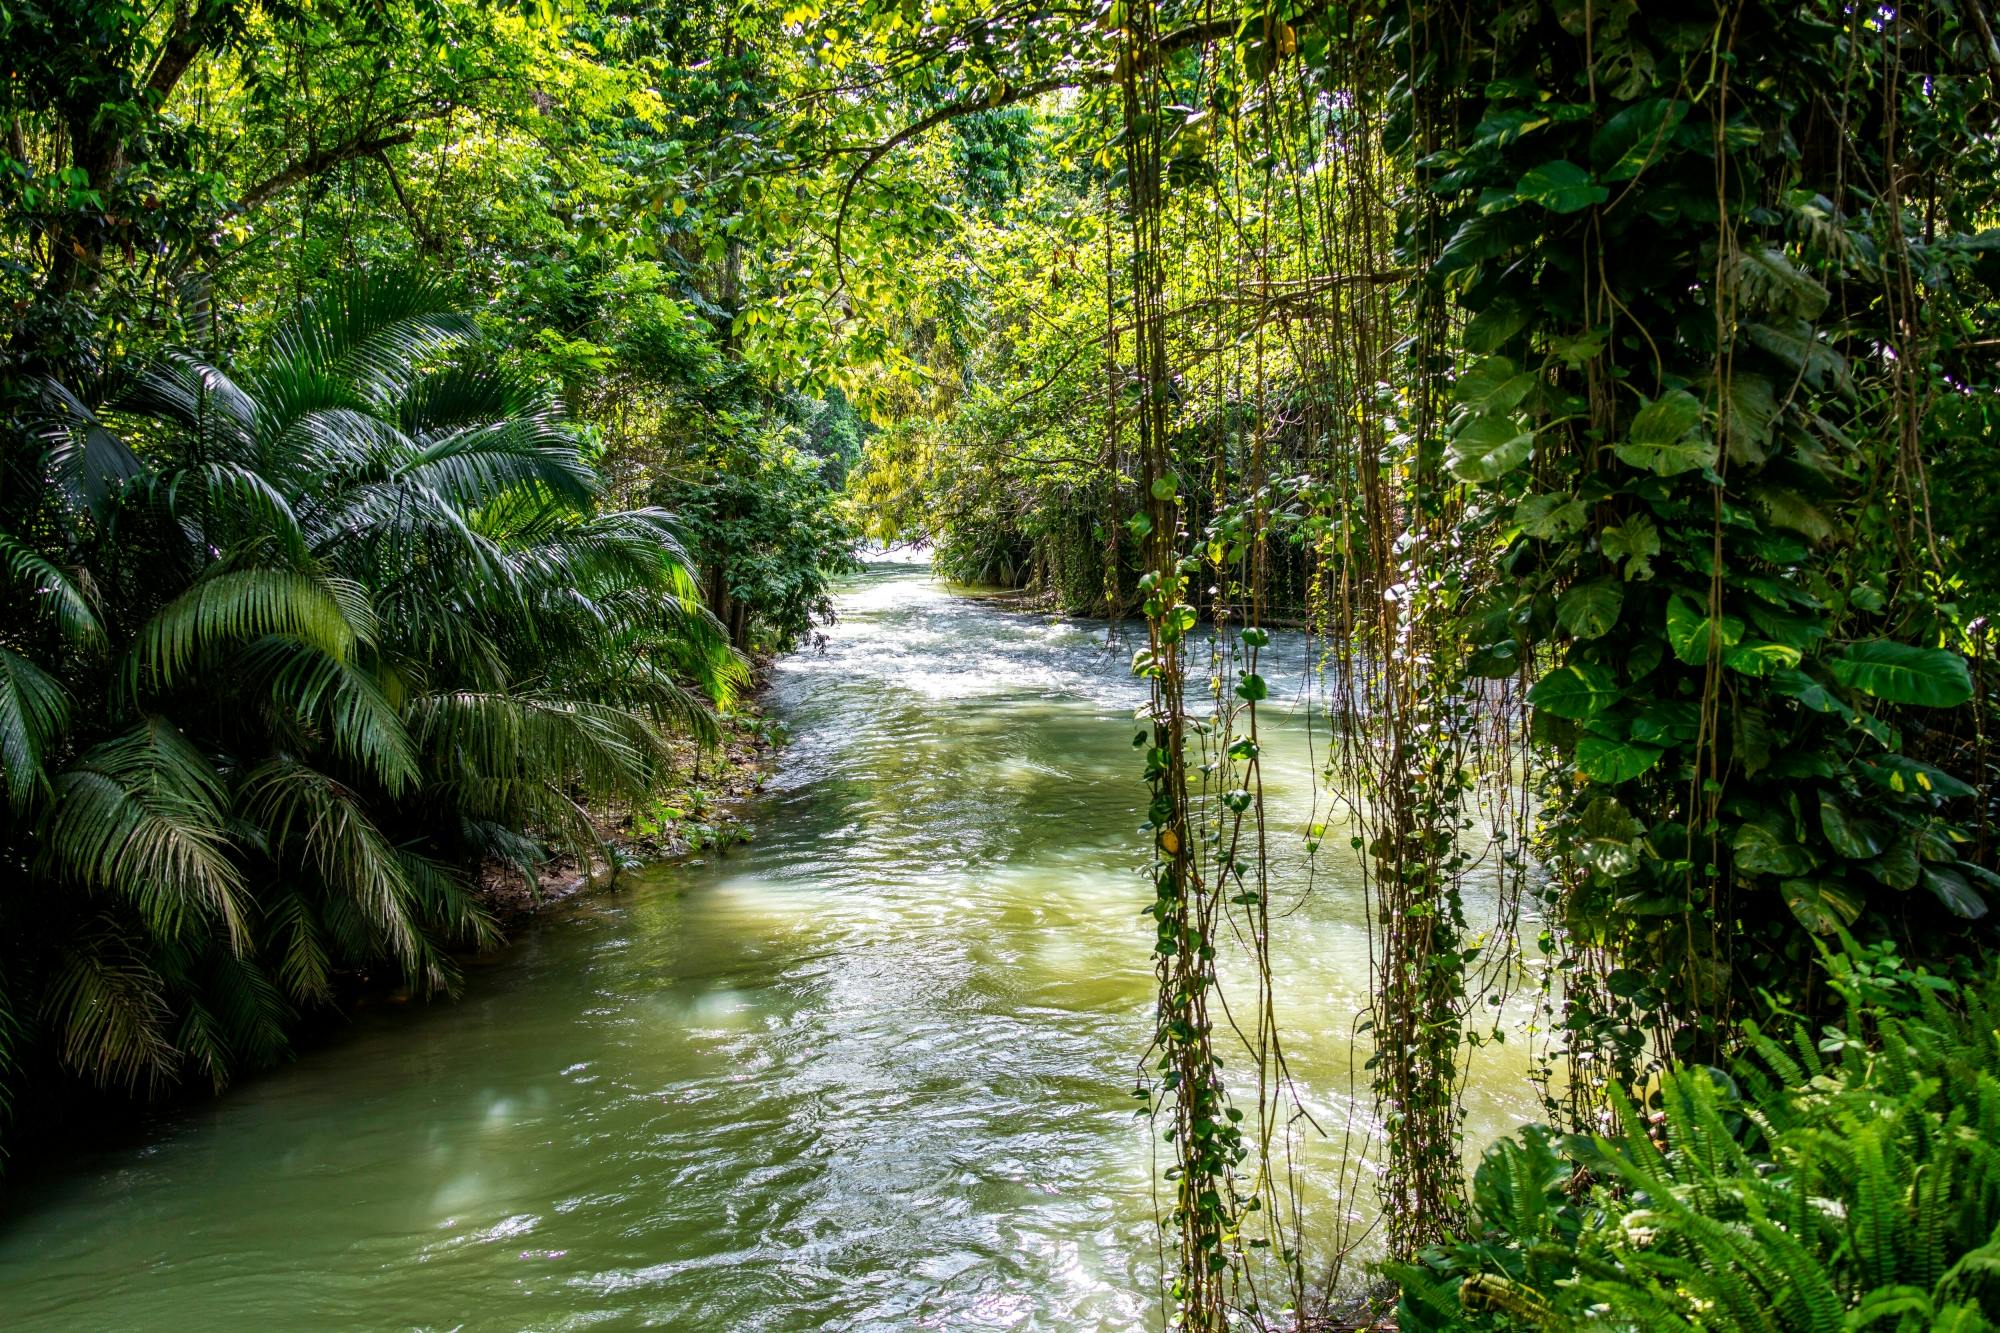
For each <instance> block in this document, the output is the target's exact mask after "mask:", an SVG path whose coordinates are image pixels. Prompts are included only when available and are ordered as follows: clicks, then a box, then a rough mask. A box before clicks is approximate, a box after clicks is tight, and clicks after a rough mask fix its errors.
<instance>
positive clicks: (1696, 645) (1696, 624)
mask: <svg viewBox="0 0 2000 1333" xmlns="http://www.w3.org/2000/svg"><path fill="white" fill-rule="evenodd" d="M1742 637H1743V622H1742V621H1740V620H1738V619H1737V618H1736V617H1735V616H1723V617H1721V618H1720V619H1719V620H1712V619H1710V618H1709V617H1708V616H1706V615H1704V614H1702V612H1701V611H1700V609H1698V608H1697V607H1696V606H1695V604H1694V603H1693V602H1691V601H1689V600H1688V599H1687V598H1685V597H1683V596H1682V595H1681V594H1679V593H1675V594H1674V595H1673V597H1672V598H1671V599H1670V600H1669V601H1668V602H1667V643H1668V644H1669V645H1670V646H1671V647H1672V648H1673V650H1674V656H1675V657H1678V658H1679V659H1680V660H1681V661H1683V662H1685V663H1687V664H1688V665H1689V666H1703V665H1705V664H1706V663H1707V662H1708V658H1709V654H1710V653H1711V652H1715V653H1720V652H1721V651H1722V650H1724V649H1727V648H1731V647H1733V646H1735V644H1736V643H1737V642H1738V641H1739V640H1740V639H1742Z"/></svg>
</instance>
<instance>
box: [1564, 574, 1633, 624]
mask: <svg viewBox="0 0 2000 1333" xmlns="http://www.w3.org/2000/svg"><path fill="white" fill-rule="evenodd" d="M1624 605H1625V587H1624V585H1623V584H1621V583H1619V582H1617V581H1616V580H1614V579H1594V580H1592V581H1591V582H1589V583H1579V584H1577V585H1576V586H1575V587H1574V588H1571V589H1570V590H1569V591H1568V592H1566V593H1564V594H1563V595H1562V599H1561V600H1560V601H1558V602H1557V603H1556V619H1557V620H1559V621H1561V622H1562V627H1563V628H1564V629H1566V630H1568V631H1569V632H1570V633H1571V634H1572V635H1574V636H1575V637H1577V638H1579V639H1596V638H1601V637H1602V636H1604V635H1605V634H1608V633H1610V631H1611V627H1612V626H1613V625H1616V624H1617V623H1618V611H1619V608H1621V607H1622V606H1624Z"/></svg>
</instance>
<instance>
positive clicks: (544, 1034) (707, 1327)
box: [0, 561, 1535, 1333]
mask: <svg viewBox="0 0 2000 1333" xmlns="http://www.w3.org/2000/svg"><path fill="white" fill-rule="evenodd" d="M839 608H840V620H839V622H838V623H837V624H836V625H835V626H834V627H833V628H832V629H831V630H830V631H829V635H828V641H827V644H826V647H825V650H824V651H823V652H821V653H816V654H814V653H801V654H797V655H794V656H792V657H790V658H788V659H786V660H784V661H782V662H781V663H779V664H778V666H777V668H776V671H775V675H774V681H773V684H772V694H771V709H772V711H773V713H774V714H775V715H776V716H777V717H779V718H780V719H781V720H782V721H783V722H784V723H785V724H786V725H787V726H788V727H789V728H790V729H791V731H792V733H793V736H794V739H793V742H792V743H791V745H790V746H789V747H787V748H786V749H785V750H784V751H783V753H782V757H781V759H780V762H779V767H778V771H777V772H776V774H775V775H774V778H773V781H772V782H771V784H770V788H769V790H768V793H767V794H766V795H765V796H764V797H762V798H759V801H758V804H757V807H756V808H755V810H754V811H753V812H752V815H753V820H754V828H755V832H756V836H755V841H754V842H752V843H751V844H749V845H747V846H743V847H738V848H734V849H731V850H729V851H727V852H726V853H719V854H710V855H708V856H705V857H702V858H700V859H697V860H694V861H690V862H687V863H683V864H679V865H675V866H669V867H661V868H656V869H653V870H650V871H645V872H640V873H638V874H632V875H627V876H626V877H625V878H624V879H623V880H622V881H621V888H620V889H619V891H617V892H614V893H609V894H604V895H599V896H596V897H593V898H590V899H588V900H585V901H583V902H581V903H578V904H574V905H571V906H567V907H564V908H561V909H557V910H556V911H555V912H553V913H551V914H550V915H548V916H547V917H546V918H545V919H543V920H541V921H539V922H538V923H536V924H535V925H533V926H532V927H530V928H529V929H527V930H526V931H525V932H523V933H522V934H521V936H520V937H519V938H518V939H517V940H516V941H515V942H513V943H512V944H510V945H509V946H508V947H507V948H506V949H505V950H503V951H501V952H500V953H498V954H496V955H494V956H493V957H491V958H489V959H485V960H482V961H480V962H479V963H477V964H475V965H473V966H471V967H470V968H468V977H467V985H466V988H465V994H464V997H463V998H462V999H461V1000H459V1001H458V1002H456V1003H437V1004H428V1005H415V1006H410V1007H407V1008H394V1007H386V1006H385V1007H379V1008H371V1009H367V1010H364V1011H362V1012H361V1013H359V1014H357V1015H356V1016H355V1018H354V1019H353V1021H352V1022H351V1023H350V1024H349V1025H348V1026H347V1028H346V1029H345V1030H344V1031H342V1032H341V1033H340V1034H339V1035H338V1036H337V1037H335V1038H334V1039H333V1040H331V1041H329V1042H326V1043H323V1044H320V1045H317V1046H316V1047H314V1048H313V1049H311V1050H309V1051H307V1052H306V1053H305V1054H303V1055H302V1056H301V1058H299V1059H298V1060H297V1061H296V1062H294V1063H292V1064H289V1065H287V1066H286V1067H285V1068H283V1069H282V1070H279V1071H277V1072H275V1073H273V1074H270V1075H267V1076H264V1077H261V1078H256V1079H252V1080H248V1081H246V1082H245V1083H243V1084H242V1085H240V1086H239V1087H237V1088H235V1089H233V1090H231V1091H230V1092H229V1093H228V1094H227V1095H225V1096H224V1097H222V1098H219V1099H217V1100H214V1101H212V1102H205V1103H201V1104H197V1105H194V1106H191V1107H183V1108H177V1109H174V1110H171V1111H167V1112H162V1113H160V1114H159V1115H157V1116H155V1117H154V1118H153V1119H152V1121H151V1122H150V1123H149V1124H147V1125H146V1126H145V1129H144V1133H143V1134H142V1135H141V1136H140V1137H139V1138H138V1140H137V1141H136V1142H131V1143H124V1144H119V1145H115V1146H109V1147H105V1148H103V1149H99V1150H95V1151H91V1152H86V1153H79V1154H77V1155H76V1156H75V1157H74V1158H73V1160H69V1161H65V1162H62V1163H60V1164H56V1165H49V1164H27V1165H29V1167H30V1169H28V1170H27V1171H26V1172H25V1176H26V1179H25V1183H21V1184H17V1185H15V1186H13V1187H12V1188H11V1190H10V1194H9V1197H8V1198H7V1200H6V1203H5V1211H4V1214H0V1324H4V1325H5V1326H6V1327H7V1328H9V1329H12V1330H25V1329H63V1330H76V1329H93V1330H94V1329H200V1330H217V1329H229V1330H234V1329H278V1328H283V1329H321V1328H324V1329H353V1328H422V1329H460V1328H463V1329H524V1328H535V1329H578V1328H586V1327H595V1326H605V1327H617V1328H628V1327H655V1328H666V1329H676V1330H689V1331H690V1333H695V1331H697V1330H699V1331H702V1333H710V1331H712V1333H750V1331H752V1330H817V1329H841V1330H902V1329H927V1328H940V1329H1015V1330H1027V1329H1037V1330H1052V1331H1055V1330H1060V1331H1062V1333H1076V1331H1078V1330H1099V1329H1101V1330H1125V1329H1130V1328H1134V1327H1142V1326H1144V1325H1146V1324H1147V1323H1149V1322H1157V1311H1158V1309H1159V1296H1158V1277H1159V1259H1158V1253H1157V1247H1156V1242H1155V1234H1156V1233H1155V1227H1154V1220H1153V1219H1154V1198H1153V1172H1154V1170H1155V1169H1156V1163H1155V1162H1154V1161H1153V1157H1152V1148H1151V1145H1152V1143H1154V1142H1156V1139H1155V1138H1154V1136H1152V1135H1150V1134H1149V1132H1148V1131H1147V1128H1146V1126H1145V1123H1144V1121H1142V1120H1140V1119H1138V1118H1136V1117H1135V1116H1134V1114H1133V1107H1134V1105H1135V1103H1134V1102H1133V1099H1132V1086H1133V1079H1134V1071H1135V1069H1136V1068H1137V1065H1138V1061H1139V1057H1140V1053H1141V1050H1142V1048H1143V1045H1144V1041H1145V1037H1146V1034H1147V1031H1148V1028H1149V1023H1150V1018H1149V1010H1150V1003H1151V996H1152V984H1153V982H1152V971H1151V961H1150V958H1149V957H1148V948H1149V945H1150V941H1151V933H1150V929H1149V926H1150V923H1149V922H1148V921H1146V920H1145V919H1144V918H1142V917H1141V915H1140V911H1141V909H1142V908H1143V907H1144V906H1145V905H1146V903H1147V902H1148V901H1150V897H1151V890H1150V888H1149V887H1148V885H1147V884H1146V883H1145V881H1144V880H1143V878H1142V877H1141V876H1140V874H1139V869H1138V867H1139V862H1140V860H1141V858H1142V856H1143V845H1144V844H1143V839H1142V838H1141V836H1140V835H1139V833H1138V832H1137V827H1136V826H1137V824H1138V823H1139V820H1140V818H1141V815H1140V813H1139V811H1140V807H1141V805H1142V804H1143V788H1142V786H1141V783H1140V774H1139V755H1138V752H1137V751H1135V750H1134V749H1133V748H1132V745H1131V741H1132V734H1133V728H1132V710H1133V707H1134V705H1135V703H1137V702H1138V701H1139V699H1140V698H1141V693H1140V690H1139V687H1138V685H1137V683H1135V682H1134V681H1132V679H1131V678H1130V675H1129V671H1128V667H1127V660H1128V657H1129V649H1128V650H1107V648H1106V646H1105V643H1104V628H1103V626H1101V625H1090V624H1082V623H1066V622H1052V621H1050V620H1049V619H1047V618H1045V617H1041V616H1032V615H1023V614H1018V613H1014V612H1009V611H1005V610H1001V609H999V608H997V607H995V606H994V605H992V604H991V603H990V602H987V601H982V600H980V599H977V598H973V597H968V596H964V595H961V594H958V593H954V592H952V591H950V590H948V589H946V588H944V587H942V586H941V585H939V584H937V583H935V582H933V581H932V580H931V579H930V578H929V576H928V573H927V571H926V570H925V569H923V568H922V567H921V566H918V565H915V564H911V563H907V562H901V563H899V562H895V561H888V562H883V563H878V564H876V565H873V566H871V567H870V569H869V570H868V571H867V572H866V573H864V574H862V575H858V576H855V577H854V578H851V579H849V580H847V581H846V582H845V583H844V584H843V588H842V592H841V595H840V598H839ZM1273 652H1274V655H1275V656H1276V658H1277V660H1278V665H1279V667H1280V669H1279V670H1277V671H1274V672H1272V673H1271V674H1272V676H1273V679H1274V681H1275V682H1277V683H1278V684H1279V685H1280V686H1281V687H1282V686H1283V685H1284V683H1285V680H1286V674H1287V672H1289V676H1290V680H1291V683H1292V685H1293V686H1294V687H1295V686H1296V682H1297V680H1298V679H1299V678H1301V677H1302V676H1303V669H1304V665H1305V663H1304V657H1305V648H1304V645H1303V644H1302V643H1301V642H1299V641H1298V639H1297V637H1296V636H1280V642H1279V643H1278V644H1277V645H1276V647H1275V648H1274V650H1273ZM1289 692H1290V691H1289V690H1288V689H1286V688H1279V689H1278V690H1277V691H1276V692H1275V694H1274V701H1273V704H1271V705H1267V706H1266V710H1265V711H1266V717H1267V722H1266V728H1267V739H1268V742H1269V743H1268V744H1267V746H1266V774H1267V783H1268V785H1269V788H1270V793H1271V795H1270V800H1271V803H1272V812H1273V813H1272V816H1271V827H1272V829H1273V831H1274V832H1273V838H1274V843H1273V846H1274V850H1275V852H1276V856H1277V860H1278V862H1279V869H1280V880H1279V883H1280V886H1281V888H1282V889H1283V891H1284V892H1285V893H1286V894H1287V895H1291V896H1288V897H1287V899H1286V901H1287V903H1288V904H1290V903H1292V902H1293V900H1294V898H1296V908H1295V910H1293V911H1292V912H1291V914H1290V915H1289V916H1287V917H1285V918H1284V919H1283V920H1282V921H1281V922H1280V923H1279V926H1278V930H1277V944H1276V947H1275V949H1274V954H1275V956H1276V966H1277V974H1278V976H1279V978H1280V985H1281V992H1280V998H1281V1008H1280V1013H1281V1016H1282V1019H1283V1025H1284V1030H1285V1033H1286V1039H1287V1043H1288V1049H1289V1051H1290V1055H1291V1063H1292V1070H1293V1073H1294V1074H1295V1076H1296V1077H1297V1080H1298V1084H1299V1089H1300V1095H1301V1098H1302V1101H1303V1103H1304V1105H1305V1106H1306V1108H1307V1109H1309V1110H1310V1111H1311V1112H1312V1113H1313V1115H1314V1117H1315V1118H1316V1119H1317V1120H1318V1122H1319V1123H1320V1124H1321V1125H1322V1126H1324V1127H1327V1128H1329V1129H1331V1130H1333V1131H1334V1132H1335V1135H1336V1138H1335V1141H1333V1142H1331V1143H1328V1142H1321V1141H1318V1140H1317V1139H1316V1138H1313V1137H1312V1136H1308V1138H1309V1141H1308V1142H1307V1143H1306V1144H1305V1145H1304V1147H1303V1148H1302V1154H1303V1155H1302V1158H1301V1160H1302V1163H1303V1167H1302V1170H1303V1175H1304V1178H1305V1181H1306V1188H1307V1193H1308V1196H1309V1197H1311V1198H1313V1199H1315V1200H1318V1201H1319V1202H1320V1207H1319V1209H1318V1212H1319V1217H1318V1219H1317V1224H1318V1227H1319V1229H1320V1230H1321V1231H1323V1232H1324V1231H1326V1230H1327V1229H1329V1228H1330V1227H1331V1225H1332V1221H1333V1214H1334V1213H1335V1211H1336V1209H1335V1208H1334V1207H1333V1205H1332V1204H1331V1202H1330V1201H1329V1193H1328V1192H1329V1190H1330V1189H1331V1188H1332V1183H1333V1182H1334V1181H1335V1180H1336V1179H1337V1178H1338V1175H1339V1173H1338V1171H1337V1167H1338V1165H1339V1163H1340V1161H1341V1160H1342V1157H1341V1154H1342V1152H1343V1151H1344V1150H1343V1148H1342V1146H1341V1143H1340V1141H1339V1138H1338V1133H1339V1131H1340V1129H1341V1127H1342V1126H1343V1125H1345V1124H1346V1123H1348V1116H1349V1112H1350V1110H1351V1109H1353V1108H1350V1106H1349V1094H1350V1092H1362V1091H1363V1090H1364V1089H1365V1084H1355V1083H1354V1081H1353V1080H1354V1078H1355V1074H1354V1072H1353V1070H1352V1063H1353V1060H1354V1059H1355V1053H1356V1052H1355V1046H1354V1040H1353V1036H1352V1028H1353V1026H1354V1018H1355V1014H1356V1012H1357V1011H1358V1009H1359V1008H1360V1006H1361V1004H1362V1002H1363V998H1364V997H1365V994H1366V990H1367V945H1368V937H1367V932H1366V929H1365V927H1364V919H1365V917H1364V911H1363V907H1362V902H1361V896H1360V888H1359V878H1358V870H1357V867H1356V866H1355V865H1354V863H1353V861H1352V857H1353V855H1354V854H1353V853H1352V852H1350V851H1348V850H1347V849H1346V844H1345V839H1344V837H1341V838H1329V839H1328V844H1327V845H1328V849H1329V850H1327V851H1323V852H1321V853H1320V855H1319V856H1318V857H1317V858H1316V864H1315V865H1314V866H1313V867H1312V868H1311V874H1312V875H1313V876H1314V882H1313V886H1312V892H1311V893H1310V894H1309V895H1299V894H1298V890H1299V889H1301V888H1302V887H1303V886H1304V885H1305V883H1306V876H1307V873H1308V868H1307V865H1306V860H1305V856H1304V850H1303V844H1304V830H1305V828H1306V827H1307V825H1308V824H1310V823H1311V822H1313V821H1314V820H1316V819H1325V818H1326V817H1327V816H1326V815H1325V814H1324V813H1319V814H1316V813H1315V805H1316V798H1315V786H1316V784H1315V783H1314V781H1313V777H1312V775H1313V772H1314V767H1315V765H1314V760H1313V758H1312V751H1311V746H1310V744H1309V739H1308V735H1307V732H1308V726H1307V722H1306V720H1305V714H1304V711H1303V710H1301V709H1297V708H1291V709H1287V707H1286V706H1285V702H1284V701H1285V696H1286V695H1287V694H1288V693H1289ZM1336 847H1337V848H1338V850H1337V851H1335V850H1333V849H1334V848H1336ZM1481 1059H1482V1061H1483V1063H1482V1065H1481V1066H1480V1068H1479V1070H1478V1074H1477V1077H1476V1078H1475V1080H1474V1082H1473V1086H1472V1089H1471V1091H1470V1093H1469V1102H1468V1105H1469V1110H1470V1114H1471V1117H1472V1121H1473V1125H1474V1135H1475V1138H1478V1137H1484V1136H1486V1135H1489V1134H1491V1133H1492V1132H1494V1131H1495V1130H1496V1129H1500V1128H1506V1127H1511V1126H1512V1125H1513V1124H1516V1123H1519V1122H1520V1121H1523V1120H1526V1119H1530V1118H1533V1116H1534V1112H1535V1104H1534V1101H1533V1098H1532V1095H1531V1093H1530V1091H1529V1089H1528V1087H1527V1085H1526V1083H1525V1079H1524V1076H1523V1067H1522V1063H1521V1055H1520V1052H1519V1046H1518V1043H1509V1044H1508V1045H1507V1046H1505V1047H1503V1048H1500V1050H1499V1052H1498V1053H1495V1052H1492V1051H1491V1050H1489V1052H1487V1053H1484V1054H1482V1057H1481ZM1236 1063H1237V1062H1234V1061H1232V1067H1234V1066H1235V1064H1236ZM1366 1109H1367V1108H1366V1105H1365V1103H1364V1104H1363V1105H1362V1106H1361V1107H1360V1108H1359V1110H1360V1112H1361V1114H1359V1115H1358V1116H1357V1119H1356V1123H1357V1124H1358V1125H1360V1126H1361V1127H1362V1128H1363V1129H1365V1128H1366V1127H1367V1125H1366V1116H1365V1112H1366ZM1352 1207H1353V1209H1354V1210H1355V1215H1356V1216H1357V1217H1360V1218H1364V1219H1365V1217H1366V1215H1367V1210H1368V1208H1369V1207H1370V1205H1369V1204H1368V1201H1367V1199H1366V1197H1365V1190H1364V1192H1363V1195H1362V1196H1361V1197H1358V1198H1356V1199H1354V1200H1353V1201H1352ZM1319 1244H1321V1245H1323V1244H1324V1241H1321V1242H1319Z"/></svg>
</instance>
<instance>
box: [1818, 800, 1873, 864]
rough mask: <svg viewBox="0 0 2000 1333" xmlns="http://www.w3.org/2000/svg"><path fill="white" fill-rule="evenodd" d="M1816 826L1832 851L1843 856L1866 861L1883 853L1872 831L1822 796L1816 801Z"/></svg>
mask: <svg viewBox="0 0 2000 1333" xmlns="http://www.w3.org/2000/svg"><path fill="white" fill-rule="evenodd" d="M1819 826H1820V831H1821V832H1823V833H1825V834H1826V840H1827V842H1829V843H1831V844H1832V846H1833V850H1835V851H1836V852H1839V853H1840V854H1841V855H1842V856H1845V857H1849V858H1851V859H1853V860H1856V861H1865V860H1867V859H1868V858H1870V857H1873V856H1879V855H1881V853H1882V840H1881V837H1880V836H1879V835H1878V834H1877V833H1876V832H1875V829H1874V827H1873V826H1872V825H1871V824H1870V823H1869V822H1868V821H1867V820H1865V819H1858V818H1856V817H1855V816H1854V815H1853V814H1851V813H1849V811H1848V809H1847V807H1846V806H1844V805H1842V804H1841V803H1840V802H1839V801H1836V800H1835V799H1834V798H1833V797H1831V796H1828V795H1827V794H1826V793H1825V792H1821V793H1820V797H1819Z"/></svg>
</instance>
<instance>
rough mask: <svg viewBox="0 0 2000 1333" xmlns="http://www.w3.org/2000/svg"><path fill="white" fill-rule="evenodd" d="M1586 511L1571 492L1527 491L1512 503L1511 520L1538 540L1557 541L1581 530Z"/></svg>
mask: <svg viewBox="0 0 2000 1333" xmlns="http://www.w3.org/2000/svg"><path fill="white" fill-rule="evenodd" d="M1589 519H1590V515H1589V514H1588V513H1586V512H1585V510H1584V507H1583V502H1582V501H1580V500H1578V499H1577V498H1576V497H1575V496H1571V495H1531V496H1529V497H1528V498H1527V499H1525V500H1523V501H1521V503H1520V504H1518V505H1515V506H1514V522H1515V523H1517V524H1519V525H1520V528H1521V531H1522V532H1523V533H1525V534H1526V535H1528V536H1530V537H1533V538H1535V539H1536V540H1538V541H1557V540H1560V539H1561V538H1563V537H1568V536H1571V535H1572V534H1574V533H1578V532H1581V531H1583V525H1584V524H1585V523H1586V522H1588V521H1589Z"/></svg>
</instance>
